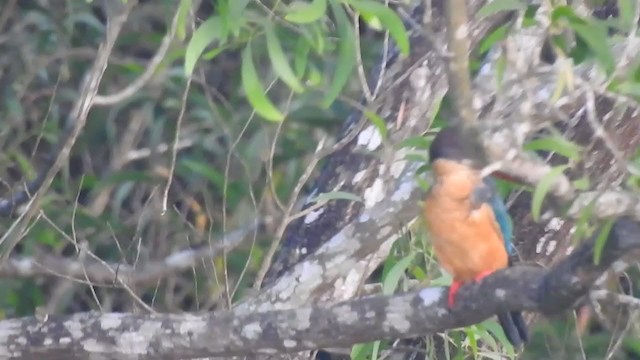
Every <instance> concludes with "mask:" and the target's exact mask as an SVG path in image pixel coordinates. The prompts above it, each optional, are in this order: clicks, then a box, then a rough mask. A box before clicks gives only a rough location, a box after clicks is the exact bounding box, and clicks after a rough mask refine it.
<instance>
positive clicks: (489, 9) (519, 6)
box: [477, 0, 527, 18]
mask: <svg viewBox="0 0 640 360" xmlns="http://www.w3.org/2000/svg"><path fill="white" fill-rule="evenodd" d="M526 8H527V4H526V3H525V2H523V1H520V0H493V1H491V2H489V3H487V4H485V5H484V6H483V7H481V8H480V10H478V12H477V15H478V16H479V17H480V18H484V17H487V16H489V15H493V14H496V13H499V12H501V11H512V10H525V9H526Z"/></svg>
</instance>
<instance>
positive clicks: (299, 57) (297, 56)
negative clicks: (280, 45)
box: [293, 36, 311, 78]
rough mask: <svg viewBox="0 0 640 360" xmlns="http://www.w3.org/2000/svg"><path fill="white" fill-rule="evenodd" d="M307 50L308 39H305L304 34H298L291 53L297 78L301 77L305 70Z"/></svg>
mask: <svg viewBox="0 0 640 360" xmlns="http://www.w3.org/2000/svg"><path fill="white" fill-rule="evenodd" d="M309 50H311V45H310V44H309V41H307V39H305V37H304V36H299V37H298V42H297V43H296V48H295V51H294V55H293V68H294V71H295V74H296V76H297V77H298V78H302V77H303V76H304V73H305V70H306V69H307V63H308V62H309Z"/></svg>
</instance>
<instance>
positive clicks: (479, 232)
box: [424, 176, 508, 281]
mask: <svg viewBox="0 0 640 360" xmlns="http://www.w3.org/2000/svg"><path fill="white" fill-rule="evenodd" d="M464 179H466V180H467V181H464ZM451 180H452V181H451V182H449V181H441V182H440V183H439V184H438V185H434V187H433V188H432V189H431V191H430V195H429V196H428V197H427V199H426V201H425V204H424V206H425V207H424V219H425V222H426V225H427V227H428V230H429V234H430V238H431V241H432V243H433V248H434V252H435V255H436V257H437V259H438V262H439V263H440V264H441V265H442V267H443V268H444V269H445V270H446V271H447V272H448V273H450V274H451V275H452V276H453V278H454V280H458V281H470V280H472V279H473V278H474V277H475V276H477V275H478V274H480V273H482V272H484V271H491V272H493V271H496V270H499V269H502V268H505V267H507V265H508V256H507V251H506V249H505V246H504V241H503V239H502V234H501V233H500V227H499V225H498V223H497V222H496V219H495V216H494V215H493V210H492V209H491V206H490V205H488V204H485V205H482V206H481V207H479V208H477V209H471V203H470V200H469V195H470V194H471V188H472V187H471V186H470V185H471V183H472V181H469V178H468V177H462V176H457V177H456V178H452V179H451ZM465 185H467V186H465ZM465 190H466V191H465ZM465 192H466V196H464V195H465ZM454 195H455V196H454Z"/></svg>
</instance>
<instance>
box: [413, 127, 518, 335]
mask: <svg viewBox="0 0 640 360" xmlns="http://www.w3.org/2000/svg"><path fill="white" fill-rule="evenodd" d="M429 163H430V165H431V168H432V172H433V174H434V180H435V181H434V184H433V185H432V186H431V188H430V189H429V192H428V194H427V197H426V200H425V202H424V211H423V215H424V220H425V224H426V226H427V229H428V232H429V234H430V238H431V241H432V244H433V249H434V253H435V255H436V258H437V259H438V262H439V263H440V265H441V266H442V268H443V269H444V270H446V271H447V272H448V273H449V274H451V276H452V277H453V283H452V284H451V286H450V288H449V295H448V305H449V308H452V307H453V306H454V305H455V296H456V294H457V292H458V289H459V288H460V287H461V286H462V285H463V284H464V283H467V282H470V281H480V280H481V279H482V278H484V277H485V276H487V275H489V274H491V273H493V272H495V271H497V270H500V269H503V268H506V267H508V266H511V262H510V260H509V254H513V253H514V251H515V249H514V246H513V244H512V242H511V238H512V236H513V225H512V223H511V219H510V217H509V214H508V213H507V208H506V206H505V204H504V202H503V201H502V199H501V198H500V196H499V194H498V193H497V191H496V187H495V182H494V180H493V179H492V178H491V176H483V174H482V169H483V168H484V165H485V164H486V158H485V155H484V151H483V149H482V147H481V146H480V145H479V143H478V142H475V141H471V140H469V139H468V138H466V137H465V135H464V133H463V130H462V129H461V128H460V127H458V126H449V127H445V128H443V129H442V130H440V131H439V132H438V134H437V135H436V137H435V138H434V140H433V142H432V143H431V146H430V148H429ZM498 322H499V323H500V326H502V329H503V330H504V333H505V335H506V337H507V339H508V340H509V342H510V343H511V344H512V345H513V346H514V347H516V348H517V347H519V346H520V345H522V344H524V343H525V342H527V340H528V334H527V327H526V323H525V321H524V319H523V317H522V313H520V312H504V313H500V314H498Z"/></svg>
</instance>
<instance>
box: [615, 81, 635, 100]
mask: <svg viewBox="0 0 640 360" xmlns="http://www.w3.org/2000/svg"><path fill="white" fill-rule="evenodd" d="M615 91H617V92H619V93H621V94H625V95H629V96H634V97H640V84H638V83H637V82H633V81H625V82H623V83H620V84H619V85H618V86H616V87H615Z"/></svg>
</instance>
